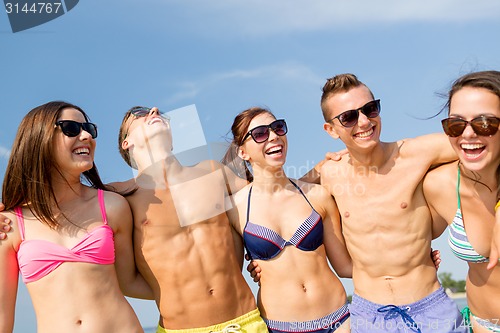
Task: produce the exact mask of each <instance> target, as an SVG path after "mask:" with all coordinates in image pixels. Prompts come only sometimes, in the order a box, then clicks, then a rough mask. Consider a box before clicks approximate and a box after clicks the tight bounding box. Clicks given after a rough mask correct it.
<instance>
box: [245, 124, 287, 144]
mask: <svg viewBox="0 0 500 333" xmlns="http://www.w3.org/2000/svg"><path fill="white" fill-rule="evenodd" d="M269 129H271V130H273V132H274V133H276V135H279V136H283V135H285V134H286V133H287V132H288V128H287V127H286V122H285V119H278V120H275V121H273V122H272V123H270V124H269V125H261V126H257V127H254V128H252V129H251V130H250V131H248V133H247V134H246V135H245V136H244V137H243V140H241V142H242V143H243V142H245V140H246V139H247V138H248V137H249V136H251V137H252V139H253V141H255V142H256V143H262V142H265V141H267V139H269Z"/></svg>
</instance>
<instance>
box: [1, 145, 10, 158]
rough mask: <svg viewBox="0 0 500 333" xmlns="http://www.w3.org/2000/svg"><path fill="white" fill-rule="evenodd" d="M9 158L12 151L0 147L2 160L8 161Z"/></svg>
mask: <svg viewBox="0 0 500 333" xmlns="http://www.w3.org/2000/svg"><path fill="white" fill-rule="evenodd" d="M9 157H10V150H9V149H7V148H5V147H2V146H0V158H4V159H6V160H8V159H9Z"/></svg>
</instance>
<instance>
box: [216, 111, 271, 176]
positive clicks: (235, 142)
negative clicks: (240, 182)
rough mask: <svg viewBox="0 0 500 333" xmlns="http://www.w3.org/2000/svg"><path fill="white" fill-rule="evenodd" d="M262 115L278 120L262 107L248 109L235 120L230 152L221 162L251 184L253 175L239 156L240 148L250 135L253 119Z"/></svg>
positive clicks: (232, 127) (246, 163)
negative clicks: (245, 138) (249, 129)
mask: <svg viewBox="0 0 500 333" xmlns="http://www.w3.org/2000/svg"><path fill="white" fill-rule="evenodd" d="M261 114H269V115H271V116H272V117H273V118H276V117H275V116H274V114H273V113H272V112H271V111H269V110H268V109H265V108H261V107H252V108H249V109H246V110H244V111H242V112H240V113H239V114H238V115H237V116H236V117H235V118H234V121H233V124H232V126H231V133H232V135H233V138H232V139H231V143H230V146H229V148H228V150H227V151H226V153H225V155H224V157H223V158H222V160H221V162H222V163H223V164H225V165H227V166H228V167H229V168H230V169H231V170H232V171H233V172H234V173H235V174H236V175H237V176H239V177H240V178H243V179H246V180H248V181H249V182H251V181H253V175H252V172H251V171H250V169H249V168H248V162H246V161H244V160H243V159H241V158H240V157H239V156H238V148H239V147H240V146H241V145H242V144H243V138H244V137H245V135H246V134H247V133H248V126H250V122H252V120H253V118H255V117H257V116H259V115H261Z"/></svg>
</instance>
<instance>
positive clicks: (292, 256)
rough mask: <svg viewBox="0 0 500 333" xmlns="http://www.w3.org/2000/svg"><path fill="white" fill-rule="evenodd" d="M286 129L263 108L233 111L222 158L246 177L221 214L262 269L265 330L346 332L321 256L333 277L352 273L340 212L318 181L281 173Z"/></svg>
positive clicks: (333, 281) (341, 297)
mask: <svg viewBox="0 0 500 333" xmlns="http://www.w3.org/2000/svg"><path fill="white" fill-rule="evenodd" d="M286 133H287V125H286V122H285V120H283V119H279V120H276V118H275V117H274V115H273V114H272V113H271V112H270V111H269V110H266V109H262V108H251V109H248V110H245V111H243V112H241V113H240V114H239V115H238V116H236V118H235V120H234V123H233V125H232V134H233V136H234V138H233V143H232V148H230V150H229V151H228V153H227V154H226V156H225V162H226V163H228V164H230V165H231V164H234V162H235V161H236V162H237V161H238V159H236V160H235V159H234V157H235V156H234V155H236V154H237V155H238V158H240V159H242V160H239V161H241V163H242V164H241V165H242V166H244V168H245V169H244V171H243V173H244V174H246V176H247V179H249V180H250V181H251V183H250V184H249V185H247V186H246V187H245V188H243V189H242V190H240V191H239V192H238V193H236V194H235V195H234V196H233V197H232V199H233V200H234V202H233V205H234V209H233V210H231V211H230V212H229V213H228V215H229V217H230V220H231V223H232V224H233V226H234V228H235V229H236V230H237V231H238V232H239V233H240V235H242V237H243V240H244V245H245V248H246V249H247V253H248V255H249V256H250V257H251V258H252V259H254V260H257V261H258V264H259V266H260V267H261V268H262V273H261V279H260V289H259V293H258V297H257V298H258V299H257V301H258V306H259V309H260V312H261V315H262V317H263V318H264V320H265V321H266V323H267V325H268V328H269V330H270V331H271V332H321V333H326V332H333V331H335V330H337V332H348V331H349V311H348V307H347V300H346V293H345V290H344V287H343V286H342V283H341V282H340V280H339V279H338V277H337V276H336V275H335V273H334V272H332V270H331V269H330V267H329V265H328V261H327V257H328V260H329V261H330V263H331V264H332V266H333V268H334V269H335V270H336V272H337V274H339V276H342V277H344V276H345V277H349V276H350V275H351V272H352V265H351V261H350V257H349V254H348V253H347V250H346V248H345V244H344V238H343V236H342V231H341V226H340V217H339V213H338V210H337V208H336V205H335V202H334V200H333V199H332V197H331V196H330V194H329V193H328V192H327V191H326V190H325V189H324V188H323V187H322V186H320V185H313V184H309V183H305V182H302V181H298V180H293V179H289V178H288V177H287V176H286V175H285V172H284V170H283V165H284V164H285V160H286V153H287V149H288V142H287V138H286ZM231 162H232V163H231ZM247 163H248V164H249V165H250V166H251V169H252V173H250V172H249V170H248V169H247V168H246V164H247ZM237 173H240V172H238V171H237ZM240 175H241V176H244V175H242V173H240ZM324 234H325V235H328V236H327V237H323V235H324Z"/></svg>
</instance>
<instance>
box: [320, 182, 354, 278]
mask: <svg viewBox="0 0 500 333" xmlns="http://www.w3.org/2000/svg"><path fill="white" fill-rule="evenodd" d="M315 191H317V192H318V198H319V199H320V200H319V202H320V203H321V211H322V215H324V216H323V227H324V234H323V243H324V245H325V250H326V255H327V257H328V261H330V264H331V265H332V267H333V269H334V270H335V272H336V273H337V275H338V276H339V277H342V278H350V277H352V259H351V256H350V255H349V252H348V251H347V247H346V243H345V239H344V235H343V233H342V224H341V222H340V214H339V210H338V208H337V204H336V202H335V200H334V199H333V197H332V196H331V195H330V194H329V193H328V191H327V190H326V189H325V188H324V187H323V186H320V185H316V188H315ZM318 208H319V207H318Z"/></svg>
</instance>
